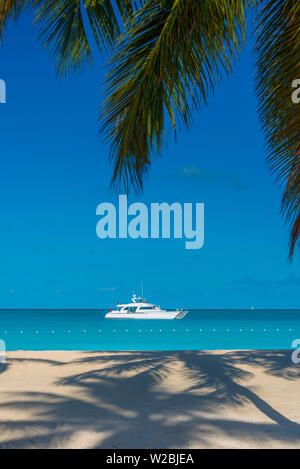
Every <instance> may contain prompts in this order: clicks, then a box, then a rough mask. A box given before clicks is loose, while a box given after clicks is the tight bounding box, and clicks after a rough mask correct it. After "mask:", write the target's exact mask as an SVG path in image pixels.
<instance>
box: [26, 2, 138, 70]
mask: <svg viewBox="0 0 300 469" xmlns="http://www.w3.org/2000/svg"><path fill="white" fill-rule="evenodd" d="M33 4H34V7H35V9H36V12H35V22H36V23H37V24H38V26H39V27H40V39H41V40H42V42H43V45H44V47H47V48H49V50H50V53H51V55H52V56H53V57H54V59H55V63H56V68H57V71H58V73H59V75H60V76H62V75H64V74H67V73H70V72H74V71H76V70H77V69H80V68H81V67H82V66H83V65H85V64H91V63H92V61H93V57H92V52H91V48H90V45H89V41H88V37H87V27H88V25H89V26H90V27H91V30H92V32H93V34H94V38H95V40H96V43H97V45H98V48H99V49H100V50H103V49H106V48H111V47H112V46H113V44H114V43H115V41H116V39H117V38H118V37H119V35H120V33H121V30H122V24H123V25H124V23H127V22H129V19H130V17H131V16H132V14H133V11H134V9H135V7H136V2H135V1H134V0H115V1H112V0H85V1H83V0H33ZM85 15H86V18H85Z"/></svg>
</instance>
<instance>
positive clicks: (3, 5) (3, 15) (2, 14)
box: [0, 0, 29, 39]
mask: <svg viewBox="0 0 300 469" xmlns="http://www.w3.org/2000/svg"><path fill="white" fill-rule="evenodd" d="M27 4H29V0H1V2H0V39H3V34H4V29H5V26H6V24H7V21H8V20H9V19H10V18H11V17H12V18H14V19H16V18H17V17H18V15H19V14H20V13H21V12H22V10H23V9H24V8H25V6H27Z"/></svg>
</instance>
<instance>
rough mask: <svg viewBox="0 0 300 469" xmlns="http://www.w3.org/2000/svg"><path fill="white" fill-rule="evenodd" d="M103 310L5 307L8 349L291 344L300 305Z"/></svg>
mask: <svg viewBox="0 0 300 469" xmlns="http://www.w3.org/2000/svg"><path fill="white" fill-rule="evenodd" d="M105 312H106V311H104V310H0V339H2V340H4V341H5V344H6V349H7V350H10V351H12V350H195V349H198V350H205V349H206V350H213V349H290V348H291V347H292V342H293V341H294V340H295V339H300V310H297V311H296V310H254V311H251V310H191V311H190V312H189V313H188V315H187V316H185V318H184V319H182V320H126V319H104V315H105Z"/></svg>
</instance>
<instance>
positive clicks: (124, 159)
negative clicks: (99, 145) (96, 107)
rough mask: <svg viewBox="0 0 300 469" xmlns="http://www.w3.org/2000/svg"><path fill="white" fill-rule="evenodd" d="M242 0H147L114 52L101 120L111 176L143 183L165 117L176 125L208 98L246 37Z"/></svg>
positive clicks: (129, 182)
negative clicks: (107, 148) (107, 142)
mask: <svg viewBox="0 0 300 469" xmlns="http://www.w3.org/2000/svg"><path fill="white" fill-rule="evenodd" d="M253 3H254V2H253V1H251V0H249V1H246V0H244V1H242V0H231V1H230V2H228V0H201V1H195V0H148V1H147V2H146V3H145V5H144V6H143V8H141V9H140V10H139V11H138V12H137V13H136V14H135V16H134V24H133V26H132V28H131V29H130V30H129V31H128V32H127V33H126V34H125V35H124V36H123V37H122V39H121V42H120V45H119V48H118V49H117V52H116V54H115V56H114V57H113V58H112V60H111V66H112V70H111V72H110V73H109V75H108V77H107V83H108V88H107V99H106V101H105V103H104V110H103V113H102V115H101V119H103V122H104V123H103V125H102V128H103V129H104V131H105V132H106V136H107V139H108V141H110V142H111V158H112V160H113V162H114V174H113V181H112V182H113V183H116V184H117V185H118V186H120V185H122V184H123V185H124V186H125V189H126V191H128V190H129V187H130V186H131V185H133V186H134V188H135V189H136V190H139V189H141V187H142V182H143V175H144V172H145V171H146V170H147V168H148V167H149V165H150V158H151V153H152V152H153V151H158V152H159V151H160V150H161V146H162V143H163V140H164V139H165V131H164V129H165V127H166V123H167V121H169V122H171V124H172V126H173V129H174V131H175V133H176V129H177V127H178V123H179V122H183V123H184V125H185V126H187V127H188V126H189V125H190V123H191V121H192V109H193V108H196V109H197V108H199V106H201V104H203V103H204V104H205V103H206V101H207V97H208V94H209V92H210V91H212V90H213V89H214V87H215V85H216V83H217V82H218V81H219V80H220V78H221V76H222V75H223V74H224V72H225V74H228V73H229V72H230V71H231V68H232V63H233V61H234V59H235V57H236V56H237V54H238V52H239V51H240V48H241V46H242V44H243V42H244V39H245V29H246V28H245V9H246V7H247V6H249V5H250V4H253Z"/></svg>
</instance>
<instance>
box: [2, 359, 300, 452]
mask: <svg viewBox="0 0 300 469" xmlns="http://www.w3.org/2000/svg"><path fill="white" fill-rule="evenodd" d="M73 363H76V364H77V365H78V368H79V369H80V365H81V364H89V365H90V366H91V369H90V371H87V372H86V371H84V372H82V373H78V374H73V375H72V376H66V377H64V378H62V379H60V380H58V381H57V382H56V385H57V390H58V393H52V394H51V393H48V394H46V393H24V392H22V393H21V395H22V396H21V397H22V398H21V399H20V398H19V396H18V399H16V402H15V403H13V404H12V403H4V404H2V405H1V406H0V411H1V407H2V408H3V407H4V408H5V407H7V406H10V407H11V406H13V405H14V406H15V408H22V409H24V408H27V409H31V410H32V411H33V412H34V415H35V419H33V420H32V421H28V422H22V423H21V422H20V423H19V422H14V423H13V422H2V423H3V425H4V428H7V426H8V427H9V426H14V428H16V427H17V428H21V425H26V426H27V427H28V428H29V429H30V428H31V426H32V427H34V428H36V427H37V426H39V425H40V426H41V428H42V430H43V435H42V436H38V438H37V442H36V444H37V445H41V446H45V447H49V446H51V447H53V446H56V445H59V443H58V442H59V441H60V440H64V439H65V441H69V442H70V441H71V440H72V438H73V437H76V435H78V434H80V432H82V431H86V432H92V433H94V434H95V435H99V436H98V437H97V436H96V438H95V439H94V440H93V447H95V448H122V447H123V448H124V447H127V448H143V447H148V448H149V447H153V448H165V447H178V448H186V447H190V445H191V444H192V442H193V440H196V441H197V442H198V444H201V445H202V446H203V447H209V446H210V445H211V441H213V437H212V435H213V434H214V432H215V431H218V432H219V433H220V432H222V433H223V434H226V435H232V436H236V437H239V439H241V440H243V441H245V442H246V441H247V440H249V439H250V440H251V439H252V438H256V439H257V438H259V439H261V440H264V441H266V442H267V441H268V440H271V439H272V438H276V439H277V440H279V441H282V442H285V443H288V442H294V443H295V442H299V445H300V425H298V424H297V423H296V422H293V421H292V420H290V419H288V418H287V417H286V416H284V415H283V414H282V413H280V412H279V411H277V410H276V409H274V408H273V407H272V406H271V405H269V404H268V403H267V402H266V401H264V400H263V399H262V398H260V397H259V396H258V395H257V394H256V393H255V392H254V391H253V390H251V388H250V387H249V386H246V384H247V380H249V379H250V378H251V373H249V372H246V371H245V370H243V369H242V368H241V365H242V364H243V363H247V364H251V363H254V364H256V365H259V366H261V367H262V369H263V370H264V371H265V372H266V373H267V374H274V375H275V376H279V377H284V378H285V379H293V380H294V379H299V380H300V374H299V370H298V368H297V367H295V366H292V364H291V363H290V362H289V361H288V353H287V352H284V351H279V352H276V351H270V352H268V351H258V352H255V351H251V352H247V351H242V352H230V353H227V354H224V355H222V354H218V353H213V352H212V353H210V354H207V353H205V352H201V351H199V352H195V351H192V352H190V351H178V352H176V351H175V352H130V353H129V352H128V353H127V352H108V353H106V354H103V353H101V352H94V353H90V352H89V353H87V354H86V355H84V357H83V358H82V359H80V360H76V361H74V362H73ZM176 364H177V365H176ZM174 365H176V366H179V368H180V373H181V375H182V377H183V378H184V380H183V381H184V383H185V384H183V385H182V389H181V388H179V389H176V390H175V389H174V390H172V388H170V384H169V386H168V387H166V386H164V383H165V381H166V380H170V379H172V372H173V370H174ZM52 366H62V367H63V366H64V363H61V362H59V363H55V362H54V363H53V364H52ZM65 386H67V387H72V388H74V389H75V390H76V393H75V394H73V395H76V398H72V399H71V398H70V397H67V396H65V395H64V394H63V391H64V387H65ZM246 403H250V404H252V405H253V406H255V407H256V409H258V411H259V412H261V413H262V414H263V415H264V417H268V419H269V423H254V422H250V421H243V418H241V419H239V420H233V419H225V418H223V419H220V414H219V413H218V410H219V409H220V408H224V406H229V407H230V406H232V407H236V408H238V409H239V408H240V409H241V415H242V410H243V406H244V405H245V404H246ZM199 442H200V443H199ZM27 444H28V443H27ZM6 445H7V446H8V447H10V446H14V447H16V446H17V447H24V445H25V446H26V442H25V440H24V439H22V438H20V439H19V440H17V439H15V440H14V441H12V440H7V441H6Z"/></svg>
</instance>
